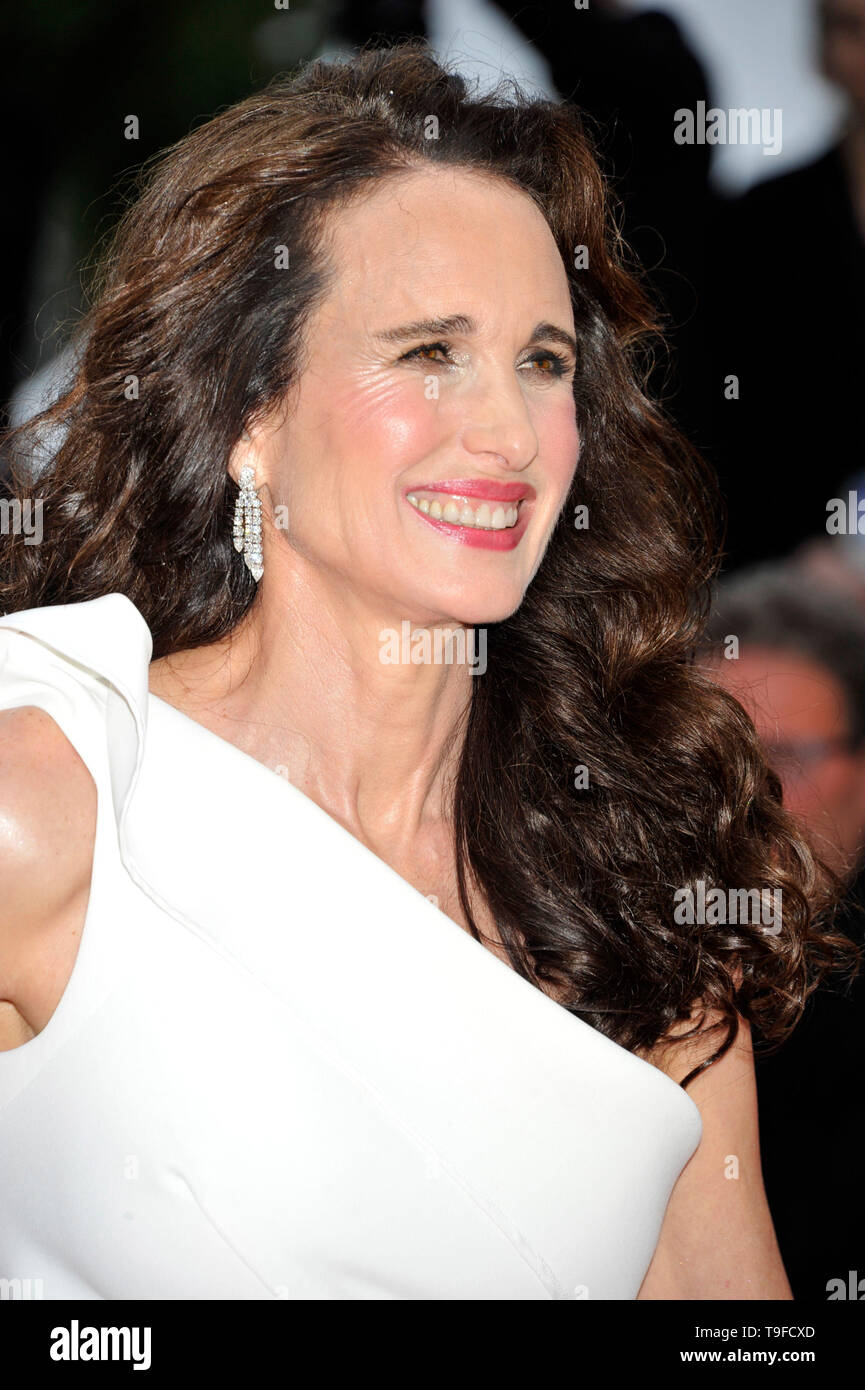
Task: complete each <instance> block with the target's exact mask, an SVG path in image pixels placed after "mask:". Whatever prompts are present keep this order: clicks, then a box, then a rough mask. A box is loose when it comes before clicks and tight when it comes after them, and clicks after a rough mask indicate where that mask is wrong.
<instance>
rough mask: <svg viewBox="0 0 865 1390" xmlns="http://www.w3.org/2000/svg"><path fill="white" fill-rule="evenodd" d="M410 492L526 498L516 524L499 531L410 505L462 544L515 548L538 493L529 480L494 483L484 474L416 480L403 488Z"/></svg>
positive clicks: (509, 499) (485, 498) (424, 519)
mask: <svg viewBox="0 0 865 1390" xmlns="http://www.w3.org/2000/svg"><path fill="white" fill-rule="evenodd" d="M410 492H439V493H442V494H443V495H444V496H450V497H474V498H480V499H481V500H482V501H485V502H504V503H507V502H510V503H511V504H513V503H514V502H522V503H523V505H522V506H521V507H520V510H519V516H518V517H517V521H516V524H515V525H514V526H508V527H503V528H502V529H501V530H499V531H492V530H490V531H487V530H481V529H480V528H478V527H475V526H460V525H459V524H458V523H456V522H451V521H444V520H436V519H435V517H431V516H430V515H429V514H428V513H427V512H421V511H419V510H418V509H417V507H413V506H412V505H411V503H410V502H409V503H408V506H409V507H411V510H412V511H413V512H414V515H415V516H416V517H418V519H419V520H420V521H421V522H423V523H425V524H426V525H427V526H434V527H435V528H436V530H437V531H443V532H444V533H445V534H446V535H448V536H450V537H451V538H452V539H453V540H455V541H459V543H460V544H461V545H469V546H472V547H475V548H476V549H478V550H513V549H515V547H516V546H518V545H519V543H520V541H521V540H522V538H523V535H524V533H525V529H526V526H527V525H528V519H529V515H530V513H531V510H532V507H531V504H532V501H533V500H534V498H535V497H536V496H537V494H536V492H535V489H534V488H533V487H532V486H531V485H530V484H528V483H494V482H490V481H489V480H484V479H481V478H448V479H447V480H446V481H444V482H437V483H415V484H414V485H413V486H412V487H407V488H405V489H404V491H403V496H405V497H407V496H408V494H409V493H410Z"/></svg>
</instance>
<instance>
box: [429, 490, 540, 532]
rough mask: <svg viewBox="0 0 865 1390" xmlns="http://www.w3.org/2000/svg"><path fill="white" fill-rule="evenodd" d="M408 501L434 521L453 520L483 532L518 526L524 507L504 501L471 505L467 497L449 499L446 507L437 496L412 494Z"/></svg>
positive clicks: (504, 529) (452, 521)
mask: <svg viewBox="0 0 865 1390" xmlns="http://www.w3.org/2000/svg"><path fill="white" fill-rule="evenodd" d="M406 501H407V502H409V503H411V505H412V506H413V507H416V508H417V510H418V511H419V512H423V514H424V516H429V517H431V518H432V519H433V521H449V522H451V524H452V525H454V526H470V527H472V528H473V529H477V530H481V531H506V530H508V529H509V528H510V527H512V526H516V524H517V520H518V518H519V508H520V504H519V502H517V503H510V504H505V505H504V506H503V505H502V504H501V503H500V502H492V503H490V502H481V501H475V502H474V503H471V502H469V501H467V500H466V499H465V498H461V497H460V498H456V499H454V498H449V499H448V500H447V501H446V502H445V503H444V505H442V502H441V501H440V500H439V499H438V498H437V497H436V496H435V494H431V495H424V494H422V493H420V492H409V493H407V494H406Z"/></svg>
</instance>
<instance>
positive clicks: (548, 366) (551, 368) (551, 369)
mask: <svg viewBox="0 0 865 1390" xmlns="http://www.w3.org/2000/svg"><path fill="white" fill-rule="evenodd" d="M541 364H543V366H542V369H541V375H542V376H566V375H567V373H568V371H569V369H570V366H571V364H570V362H569V360H568V359H567V358H566V357H563V356H562V355H561V353H560V352H549V351H547V350H546V349H545V350H543V351H541V352H536V353H533V355H532V356H531V357H530V358H529V359H528V365H537V366H539V367H541ZM523 365H526V364H525V363H524V364H523Z"/></svg>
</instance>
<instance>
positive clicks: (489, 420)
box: [460, 369, 538, 470]
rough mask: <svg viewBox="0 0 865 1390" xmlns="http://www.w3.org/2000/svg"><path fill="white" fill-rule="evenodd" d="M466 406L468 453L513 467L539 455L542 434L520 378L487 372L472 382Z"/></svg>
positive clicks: (464, 436) (464, 441)
mask: <svg viewBox="0 0 865 1390" xmlns="http://www.w3.org/2000/svg"><path fill="white" fill-rule="evenodd" d="M511 375H513V369H511ZM462 409H463V410H464V411H465V415H466V416H467V420H466V423H465V424H464V425H463V428H462V430H461V435H460V438H461V443H462V445H463V448H464V449H465V450H466V452H467V453H470V454H477V455H487V456H490V457H491V459H494V460H495V461H496V463H497V464H498V466H500V467H505V468H509V469H513V470H520V469H523V468H526V467H527V466H528V465H529V464H530V463H531V462H532V461H533V460H534V459H535V458H537V454H538V436H537V433H536V431H535V427H534V425H533V424H532V419H531V415H530V414H529V409H528V406H527V404H526V400H525V397H524V396H523V391H522V388H521V386H520V383H519V381H518V380H513V381H512V382H511V381H510V380H506V379H505V375H504V374H501V375H500V374H497V373H493V372H489V373H486V374H484V376H483V380H480V379H477V380H475V381H474V383H473V384H472V387H471V389H470V391H469V392H468V395H467V396H466V397H465V398H464V399H463V402H462Z"/></svg>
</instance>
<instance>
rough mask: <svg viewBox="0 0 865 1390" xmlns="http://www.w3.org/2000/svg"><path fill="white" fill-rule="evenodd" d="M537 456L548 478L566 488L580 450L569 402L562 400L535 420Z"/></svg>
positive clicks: (573, 415)
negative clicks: (541, 461) (543, 461)
mask: <svg viewBox="0 0 865 1390" xmlns="http://www.w3.org/2000/svg"><path fill="white" fill-rule="evenodd" d="M535 431H536V433H537V436H538V450H539V454H540V457H541V458H542V459H544V460H545V468H544V472H545V473H546V475H547V477H548V479H549V481H550V482H551V483H553V484H556V483H557V484H558V486H559V488H560V489H561V491H562V493H563V494H564V493H565V492H567V490H568V487H569V485H570V482H571V479H572V478H573V476H574V472H575V471H576V465H577V460H578V457H579V452H580V432H579V430H578V429H577V417H576V411H575V410H574V406H573V403H572V402H570V401H564V402H563V403H562V404H561V405H557V406H555V407H551V408H550V409H549V410H547V411H544V413H543V415H542V416H541V417H540V418H538V419H536V420H535Z"/></svg>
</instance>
